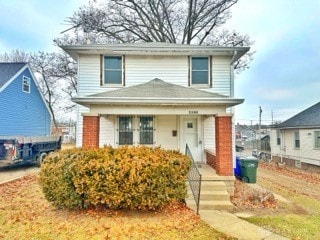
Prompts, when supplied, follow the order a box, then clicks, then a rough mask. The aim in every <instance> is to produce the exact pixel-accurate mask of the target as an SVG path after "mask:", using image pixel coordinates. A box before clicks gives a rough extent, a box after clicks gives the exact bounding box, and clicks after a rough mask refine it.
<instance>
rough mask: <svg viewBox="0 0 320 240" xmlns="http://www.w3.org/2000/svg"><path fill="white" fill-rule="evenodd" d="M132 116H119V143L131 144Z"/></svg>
mask: <svg viewBox="0 0 320 240" xmlns="http://www.w3.org/2000/svg"><path fill="white" fill-rule="evenodd" d="M132 120H133V119H132V117H128V116H121V117H119V145H132V144H133V126H132V123H133V122H132Z"/></svg>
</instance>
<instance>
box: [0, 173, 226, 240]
mask: <svg viewBox="0 0 320 240" xmlns="http://www.w3.org/2000/svg"><path fill="white" fill-rule="evenodd" d="M0 196H1V198H0V238H1V239H10V240H11V239H13V240H14V239H19V240H20V239H22V240H23V239H71V240H72V239H77V240H82V239H83V240H84V239H120V240H121V239H133V240H134V239H139V240H140V239H199V240H201V239H204V240H206V239H231V238H228V236H226V235H224V234H222V233H219V232H217V231H215V230H214V229H212V228H210V227H209V226H208V225H206V224H205V223H203V222H202V221H201V220H200V218H199V216H198V215H196V214H195V213H194V212H193V211H192V210H190V209H189V208H187V207H186V206H185V205H183V204H182V203H180V202H173V203H172V204H170V205H168V206H167V207H165V208H163V209H162V210H157V211H138V210H136V211H129V210H126V211H124V210H123V211H120V210H110V209H106V208H104V207H95V208H91V209H87V210H80V211H68V210H63V209H55V208H54V207H52V206H51V205H50V204H49V203H48V202H47V201H46V200H45V199H44V196H43V194H42V191H41V189H40V186H39V184H38V182H37V176H36V175H29V176H26V177H23V178H21V179H19V180H16V181H13V182H9V183H6V184H3V185H0ZM17 229H19V231H17Z"/></svg>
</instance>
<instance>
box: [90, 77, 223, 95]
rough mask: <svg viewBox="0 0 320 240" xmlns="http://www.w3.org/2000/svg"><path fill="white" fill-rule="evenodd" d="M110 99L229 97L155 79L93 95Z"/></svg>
mask: <svg viewBox="0 0 320 240" xmlns="http://www.w3.org/2000/svg"><path fill="white" fill-rule="evenodd" d="M91 97H110V98H122V97H126V98H138V97H139V98H160V99H161V98H177V99H178V98H227V96H224V95H221V94H217V93H211V92H205V91H201V90H198V89H194V88H188V87H183V86H179V85H176V84H172V83H168V82H165V81H163V80H161V79H158V78H155V79H153V80H151V81H149V82H147V83H143V84H139V85H135V86H131V87H126V88H122V89H118V90H113V91H107V92H103V93H98V94H94V95H91Z"/></svg>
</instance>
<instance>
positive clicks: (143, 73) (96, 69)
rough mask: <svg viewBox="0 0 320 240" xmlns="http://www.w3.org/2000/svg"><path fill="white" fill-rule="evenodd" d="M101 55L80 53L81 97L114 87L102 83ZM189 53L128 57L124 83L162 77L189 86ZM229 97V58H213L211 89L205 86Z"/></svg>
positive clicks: (79, 78) (134, 82) (138, 82)
mask: <svg viewBox="0 0 320 240" xmlns="http://www.w3.org/2000/svg"><path fill="white" fill-rule="evenodd" d="M100 71H101V69H100V55H81V56H80V60H79V73H78V96H79V97H82V96H85V95H90V94H95V93H100V92H104V91H109V90H114V88H109V87H105V86H104V87H102V86H100V74H101V73H100ZM188 74H189V68H188V57H186V56H181V57H179V56H171V57H165V56H126V57H125V84H126V86H133V85H136V84H141V83H145V82H148V81H151V80H153V79H154V78H160V79H162V80H163V81H167V82H170V83H173V84H177V85H181V86H185V87H187V86H188ZM204 90H206V91H210V92H215V93H219V94H223V95H227V96H230V94H231V73H230V58H229V57H214V56H213V57H212V88H209V89H208V88H206V89H204Z"/></svg>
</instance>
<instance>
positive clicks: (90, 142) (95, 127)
mask: <svg viewBox="0 0 320 240" xmlns="http://www.w3.org/2000/svg"><path fill="white" fill-rule="evenodd" d="M99 131H100V117H99V116H83V128H82V147H87V148H98V147H99Z"/></svg>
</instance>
